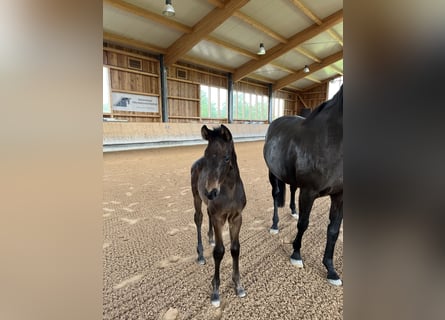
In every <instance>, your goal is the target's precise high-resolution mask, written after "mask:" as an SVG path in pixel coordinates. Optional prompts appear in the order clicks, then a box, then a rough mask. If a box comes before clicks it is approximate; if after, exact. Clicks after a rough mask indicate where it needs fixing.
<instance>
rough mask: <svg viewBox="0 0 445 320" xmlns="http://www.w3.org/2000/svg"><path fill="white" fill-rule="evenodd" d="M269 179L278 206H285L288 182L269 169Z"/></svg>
mask: <svg viewBox="0 0 445 320" xmlns="http://www.w3.org/2000/svg"><path fill="white" fill-rule="evenodd" d="M269 181H270V184H271V185H272V197H273V201H274V202H275V203H276V205H277V206H278V207H280V208H281V207H284V201H285V199H286V184H285V183H284V182H283V181H281V180H280V179H278V178H277V177H276V176H274V175H273V173H272V172H270V171H269Z"/></svg>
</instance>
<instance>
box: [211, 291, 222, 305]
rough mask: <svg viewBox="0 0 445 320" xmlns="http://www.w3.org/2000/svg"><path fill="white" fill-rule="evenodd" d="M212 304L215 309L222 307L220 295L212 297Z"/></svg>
mask: <svg viewBox="0 0 445 320" xmlns="http://www.w3.org/2000/svg"><path fill="white" fill-rule="evenodd" d="M210 302H211V303H212V306H214V307H215V308H218V307H219V306H220V305H221V300H219V295H217V294H214V293H212V296H211V297H210Z"/></svg>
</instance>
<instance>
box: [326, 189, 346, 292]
mask: <svg viewBox="0 0 445 320" xmlns="http://www.w3.org/2000/svg"><path fill="white" fill-rule="evenodd" d="M329 220H330V223H329V226H328V232H327V237H326V249H325V252H324V257H323V264H324V265H325V267H326V269H327V270H328V281H329V283H331V284H333V285H335V286H340V285H341V284H342V281H341V279H340V277H339V276H338V274H337V272H336V271H335V268H334V260H333V257H334V248H335V243H336V242H337V238H338V233H339V230H340V224H341V222H342V220H343V193H339V194H335V195H331V209H330V211H329Z"/></svg>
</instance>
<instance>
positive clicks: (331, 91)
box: [328, 76, 343, 100]
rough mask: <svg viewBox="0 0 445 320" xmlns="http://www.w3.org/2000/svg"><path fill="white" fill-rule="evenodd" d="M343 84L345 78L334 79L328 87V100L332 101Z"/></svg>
mask: <svg viewBox="0 0 445 320" xmlns="http://www.w3.org/2000/svg"><path fill="white" fill-rule="evenodd" d="M342 84H343V76H341V77H338V78H335V79H332V80H331V81H329V85H328V100H329V99H331V98H332V97H333V96H334V95H335V94H336V93H337V91H338V90H340V87H341V85H342Z"/></svg>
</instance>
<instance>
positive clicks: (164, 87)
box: [159, 54, 168, 122]
mask: <svg viewBox="0 0 445 320" xmlns="http://www.w3.org/2000/svg"><path fill="white" fill-rule="evenodd" d="M159 62H160V73H161V105H162V111H161V116H162V122H168V99H167V92H168V87H167V69H166V67H165V64H164V55H163V54H160V55H159Z"/></svg>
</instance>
